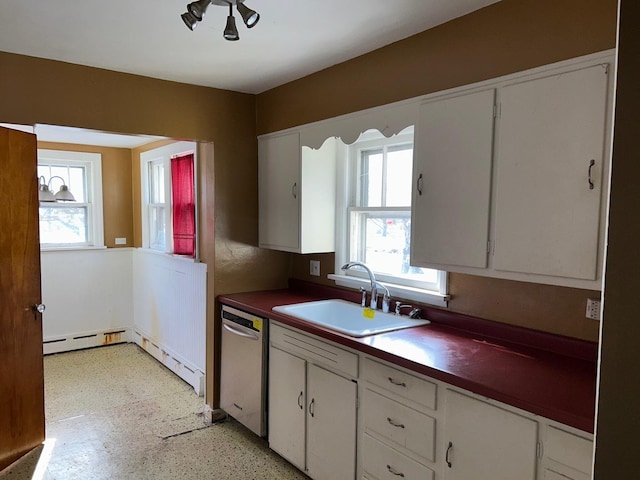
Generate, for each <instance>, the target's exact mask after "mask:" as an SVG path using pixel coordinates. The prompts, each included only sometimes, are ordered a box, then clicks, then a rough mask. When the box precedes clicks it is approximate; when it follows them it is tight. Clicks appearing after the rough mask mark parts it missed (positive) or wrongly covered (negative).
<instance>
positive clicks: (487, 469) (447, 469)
mask: <svg viewBox="0 0 640 480" xmlns="http://www.w3.org/2000/svg"><path fill="white" fill-rule="evenodd" d="M445 408H446V413H445V429H446V435H445V437H446V438H445V442H444V445H443V447H444V448H443V450H442V451H443V452H444V456H445V466H444V478H445V479H446V480H468V479H471V478H472V479H474V480H516V479H517V480H534V479H535V478H536V446H537V440H538V426H537V423H536V422H534V421H533V420H531V419H529V418H525V417H521V416H520V415H516V414H515V413H511V412H508V411H506V410H502V409H501V408H498V407H495V406H493V405H490V404H488V403H485V402H481V401H479V400H476V399H474V398H471V397H467V396H466V395H462V394H459V393H456V392H453V391H448V392H447V397H446V407H445Z"/></svg>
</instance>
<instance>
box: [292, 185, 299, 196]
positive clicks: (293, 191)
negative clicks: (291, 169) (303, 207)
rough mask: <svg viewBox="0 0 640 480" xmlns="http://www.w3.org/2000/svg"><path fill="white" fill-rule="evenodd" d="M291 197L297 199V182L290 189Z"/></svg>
mask: <svg viewBox="0 0 640 480" xmlns="http://www.w3.org/2000/svg"><path fill="white" fill-rule="evenodd" d="M291 195H293V198H296V199H297V198H298V182H295V183H294V184H293V186H292V187H291Z"/></svg>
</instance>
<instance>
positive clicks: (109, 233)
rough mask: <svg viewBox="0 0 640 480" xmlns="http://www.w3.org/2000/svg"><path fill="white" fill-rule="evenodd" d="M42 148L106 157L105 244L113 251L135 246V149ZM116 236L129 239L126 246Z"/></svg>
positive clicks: (41, 144)
mask: <svg viewBox="0 0 640 480" xmlns="http://www.w3.org/2000/svg"><path fill="white" fill-rule="evenodd" d="M38 148H47V149H51V150H67V151H71V152H90V153H99V154H101V155H102V197H103V206H102V208H103V216H104V244H105V245H106V246H107V247H109V248H112V247H116V248H117V247H131V246H133V240H134V239H133V211H132V196H131V195H132V192H131V150H129V149H128V148H109V147H96V146H87V145H76V144H71V143H53V142H38ZM116 237H120V238H122V237H124V238H126V239H127V243H126V245H116V243H115V239H116Z"/></svg>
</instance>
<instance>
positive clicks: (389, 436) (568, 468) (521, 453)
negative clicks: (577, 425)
mask: <svg viewBox="0 0 640 480" xmlns="http://www.w3.org/2000/svg"><path fill="white" fill-rule="evenodd" d="M269 344H270V346H269V446H270V447H271V448H272V449H273V450H275V451H276V452H277V453H279V454H280V455H281V456H283V457H284V458H286V459H287V460H288V461H290V462H291V463H292V464H294V465H295V466H296V467H298V468H299V469H300V470H302V471H304V472H305V473H306V474H307V475H309V476H310V477H311V478H312V479H314V480H325V479H326V480H353V479H355V478H356V475H357V478H359V479H360V480H395V479H402V480H412V479H420V480H471V479H473V480H588V479H589V478H591V470H592V457H593V442H592V435H590V434H588V433H585V432H581V431H579V430H576V429H574V428H571V427H567V426H565V425H561V424H558V423H557V422H554V421H551V420H547V419H545V418H542V417H539V416H536V415H534V414H532V413H528V412H525V411H522V410H520V409H517V408H514V407H510V406H507V405H504V404H501V403H499V402H496V401H493V400H490V399H486V398H484V397H479V396H478V395H476V394H473V393H470V392H467V391H461V390H459V389H457V388H456V387H452V386H451V385H448V384H446V383H443V382H441V381H438V380H433V379H431V378H428V377H424V376H422V375H419V374H415V373H413V372H411V371H409V370H407V369H404V368H401V367H396V366H394V365H392V364H390V363H387V362H384V361H379V360H378V359H372V358H370V357H368V356H367V355H365V354H361V353H360V354H359V353H356V352H354V351H350V350H348V349H346V348H343V347H340V346H338V345H336V344H333V343H332V342H327V341H324V340H321V339H319V338H317V337H315V336H312V335H307V334H304V333H300V332H298V331H296V330H294V329H291V328H285V327H283V326H281V325H279V324H278V323H277V322H272V323H271V328H270V343H269ZM359 365H361V366H362V368H361V369H360V371H359ZM358 404H359V407H358Z"/></svg>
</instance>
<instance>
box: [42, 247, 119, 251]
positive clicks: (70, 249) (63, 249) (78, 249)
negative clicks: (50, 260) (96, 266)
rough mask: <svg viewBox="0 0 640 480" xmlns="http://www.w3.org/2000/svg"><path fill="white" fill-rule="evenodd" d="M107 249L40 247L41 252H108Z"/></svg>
mask: <svg viewBox="0 0 640 480" xmlns="http://www.w3.org/2000/svg"><path fill="white" fill-rule="evenodd" d="M106 249H107V247H104V246H103V247H94V246H86V247H80V246H74V247H40V251H41V252H82V251H86V250H106Z"/></svg>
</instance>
